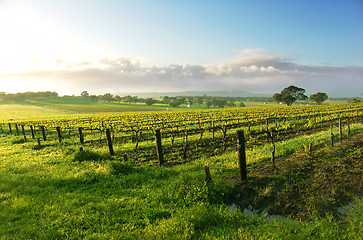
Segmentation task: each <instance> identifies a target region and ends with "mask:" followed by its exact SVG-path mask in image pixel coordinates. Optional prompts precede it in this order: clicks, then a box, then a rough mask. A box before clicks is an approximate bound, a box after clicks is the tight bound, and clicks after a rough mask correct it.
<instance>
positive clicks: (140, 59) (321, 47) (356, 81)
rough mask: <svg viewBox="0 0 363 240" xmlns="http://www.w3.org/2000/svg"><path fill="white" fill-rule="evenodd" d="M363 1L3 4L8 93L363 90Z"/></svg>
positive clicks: (0, 60)
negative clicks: (293, 88)
mask: <svg viewBox="0 0 363 240" xmlns="http://www.w3.org/2000/svg"><path fill="white" fill-rule="evenodd" d="M362 23H363V0H335V1H332V0H303V1H302V0H296V1H295V0H273V1H271V0H255V1H252V0H239V1H237V0H236V1H233V0H184V1H182V0H174V1H172V0H169V1H167V0H164V1H162V0H153V1H152V0H128V1H126V0H119V1H116V0H77V1H74V0H59V1H56V0H0V92H7V93H15V92H26V91H56V92H58V93H59V94H60V95H65V94H66V95H72V94H75V95H79V94H80V93H81V92H82V91H88V92H89V93H90V94H103V93H113V94H121V93H138V92H180V91H231V90H241V91H249V92H253V93H257V94H271V95H272V94H274V93H275V92H280V91H281V90H282V89H283V88H285V87H288V86H290V85H295V86H297V87H302V88H304V89H305V90H306V93H310V94H313V93H316V92H326V93H331V94H340V95H347V96H348V95H349V96H351V95H356V96H362V93H363V24H362Z"/></svg>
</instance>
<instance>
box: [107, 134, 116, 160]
mask: <svg viewBox="0 0 363 240" xmlns="http://www.w3.org/2000/svg"><path fill="white" fill-rule="evenodd" d="M106 137H107V143H108V149H109V150H110V154H111V156H113V155H115V152H114V151H113V146H112V139H111V131H110V129H109V128H107V129H106Z"/></svg>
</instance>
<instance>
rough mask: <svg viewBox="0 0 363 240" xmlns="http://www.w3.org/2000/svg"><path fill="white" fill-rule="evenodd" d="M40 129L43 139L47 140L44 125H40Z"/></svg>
mask: <svg viewBox="0 0 363 240" xmlns="http://www.w3.org/2000/svg"><path fill="white" fill-rule="evenodd" d="M40 129H41V130H42V135H43V140H44V141H47V136H46V135H45V129H44V126H40Z"/></svg>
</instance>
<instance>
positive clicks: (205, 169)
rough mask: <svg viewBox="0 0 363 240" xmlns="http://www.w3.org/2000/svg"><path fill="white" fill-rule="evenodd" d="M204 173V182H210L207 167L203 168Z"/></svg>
mask: <svg viewBox="0 0 363 240" xmlns="http://www.w3.org/2000/svg"><path fill="white" fill-rule="evenodd" d="M204 172H205V181H206V182H207V183H208V182H210V181H211V180H212V178H211V177H210V170H209V167H207V166H204Z"/></svg>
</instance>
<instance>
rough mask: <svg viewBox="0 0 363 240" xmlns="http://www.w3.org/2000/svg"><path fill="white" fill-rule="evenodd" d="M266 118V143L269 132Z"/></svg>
mask: <svg viewBox="0 0 363 240" xmlns="http://www.w3.org/2000/svg"><path fill="white" fill-rule="evenodd" d="M268 124H269V123H268V118H266V135H267V137H266V138H267V141H268V132H269V125H268Z"/></svg>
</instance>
